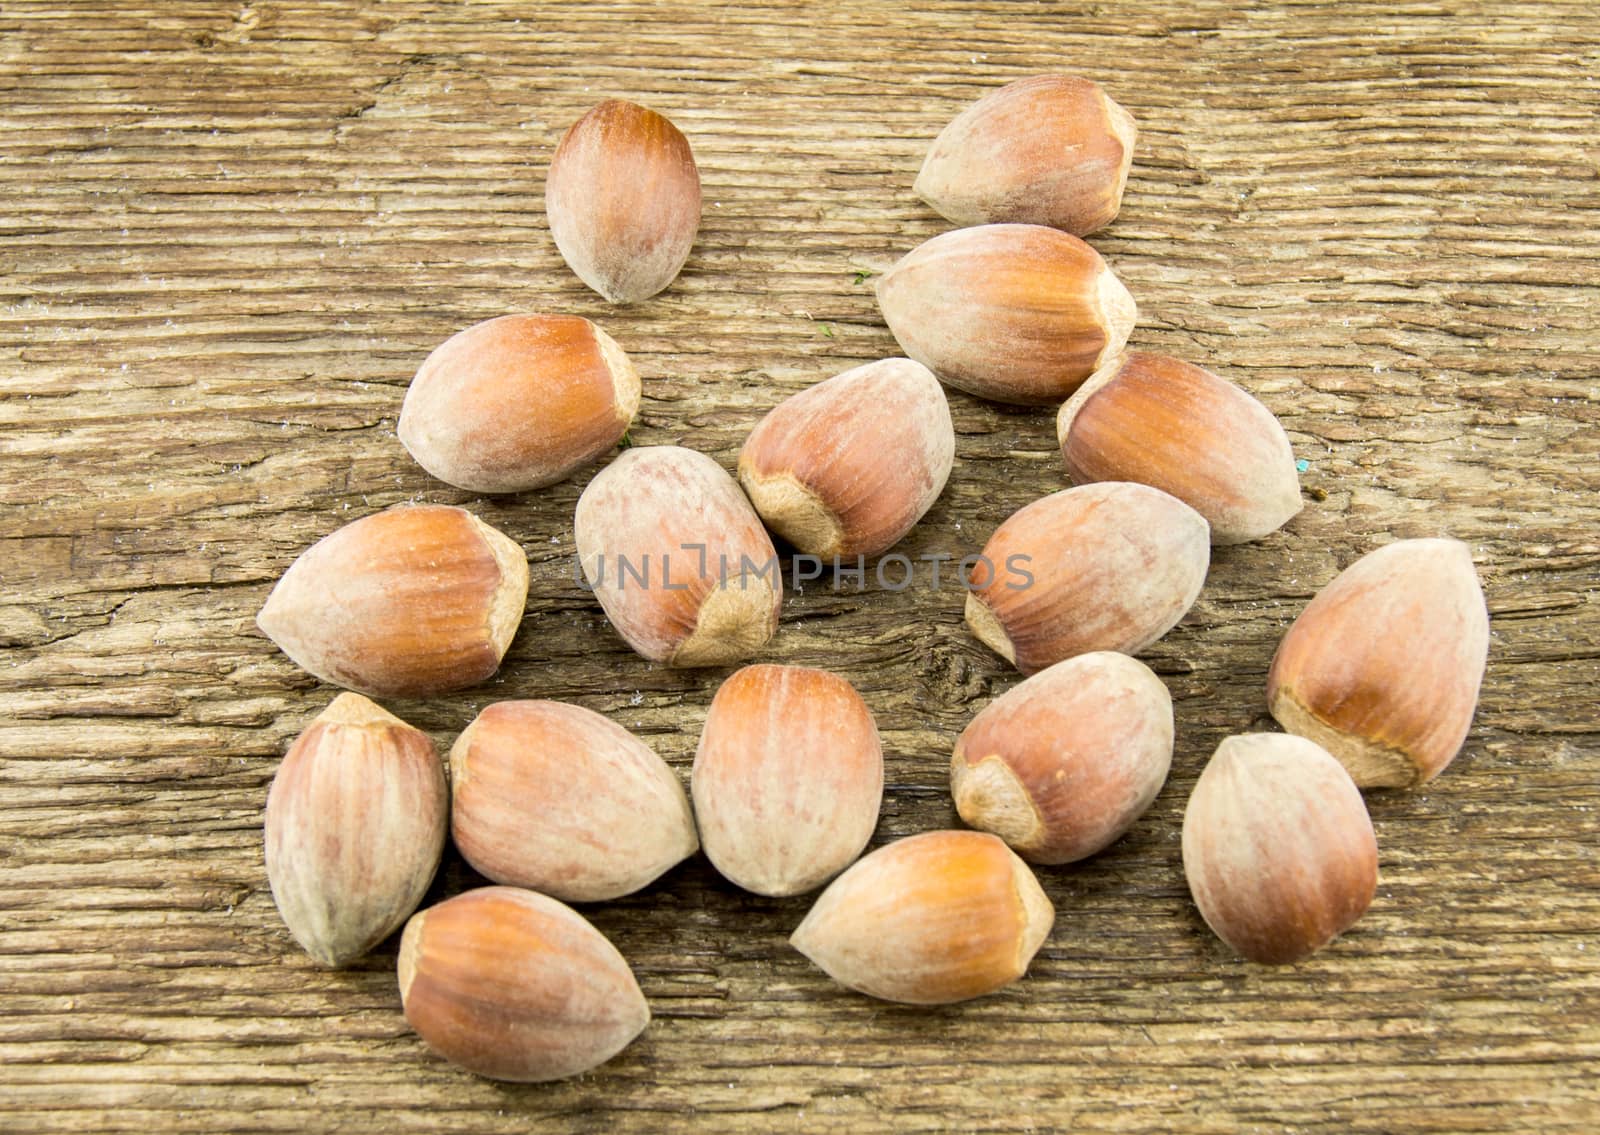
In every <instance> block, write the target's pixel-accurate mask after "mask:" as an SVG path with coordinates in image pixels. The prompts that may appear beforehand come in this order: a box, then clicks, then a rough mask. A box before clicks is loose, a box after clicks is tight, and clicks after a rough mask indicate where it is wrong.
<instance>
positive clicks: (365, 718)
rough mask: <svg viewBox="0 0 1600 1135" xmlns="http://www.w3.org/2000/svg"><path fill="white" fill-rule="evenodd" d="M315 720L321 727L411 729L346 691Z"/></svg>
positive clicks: (360, 696)
mask: <svg viewBox="0 0 1600 1135" xmlns="http://www.w3.org/2000/svg"><path fill="white" fill-rule="evenodd" d="M315 720H316V721H317V723H318V724H321V725H388V726H394V725H398V726H401V727H402V728H405V729H410V728H411V726H409V725H407V724H406V723H405V722H404V721H401V720H400V719H399V718H398V717H396V716H395V715H394V714H392V713H390V712H389V711H388V710H386V709H384V708H383V707H382V706H381V705H379V704H378V703H377V702H375V701H373V700H371V699H370V698H367V697H365V696H363V695H361V694H356V693H350V692H348V691H347V692H345V693H342V694H340V695H339V696H338V697H336V698H334V699H333V701H331V702H330V703H328V708H327V709H325V710H323V711H322V712H321V713H319V714H317V716H316V719H315Z"/></svg>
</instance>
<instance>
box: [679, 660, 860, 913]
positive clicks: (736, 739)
mask: <svg viewBox="0 0 1600 1135" xmlns="http://www.w3.org/2000/svg"><path fill="white" fill-rule="evenodd" d="M692 791H693V793H694V810H695V815H696V816H697V817H698V818H699V821H700V838H701V840H702V841H703V843H704V845H705V851H706V857H707V858H709V859H710V860H711V862H712V864H713V865H714V866H715V867H716V869H717V870H718V871H720V872H722V874H723V875H724V876H725V877H726V878H728V879H729V880H731V881H732V882H734V883H737V884H738V885H739V886H741V887H743V888H745V889H746V890H748V891H754V892H755V893H757V894H761V895H798V894H803V893H805V892H806V891H809V890H812V889H813V888H815V887H819V886H821V885H822V884H823V883H824V882H826V881H827V880H828V879H830V878H832V877H833V876H834V875H836V874H838V873H839V872H840V871H842V870H844V869H845V868H846V867H848V866H849V865H850V864H851V863H852V862H854V861H855V858H856V856H858V855H860V854H861V849H862V848H864V847H865V846H866V845H867V841H868V840H869V839H871V838H872V830H873V828H874V827H876V826H877V823H878V805H879V804H880V802H881V801H882V799H883V750H882V748H881V747H880V746H879V742H878V729H877V726H876V724H875V723H874V722H873V720H872V711H871V710H869V709H868V708H867V703H866V702H864V701H862V700H861V695H860V694H858V693H856V691H855V689H854V687H852V686H851V685H850V683H849V682H847V681H845V680H844V679H843V678H841V677H839V676H838V675H836V674H830V673H828V672H827V671H826V670H813V669H810V668H808V667H804V666H746V667H745V668H744V669H743V670H740V671H738V672H737V673H735V674H734V675H733V676H732V677H730V678H729V679H728V680H727V681H725V682H723V683H722V686H721V688H719V689H718V690H717V695H716V697H715V698H713V699H712V701H711V709H710V712H708V713H707V715H706V723H705V730H704V732H702V733H701V735H700V748H699V751H698V752H697V753H696V754H695V758H694V774H693V779H692Z"/></svg>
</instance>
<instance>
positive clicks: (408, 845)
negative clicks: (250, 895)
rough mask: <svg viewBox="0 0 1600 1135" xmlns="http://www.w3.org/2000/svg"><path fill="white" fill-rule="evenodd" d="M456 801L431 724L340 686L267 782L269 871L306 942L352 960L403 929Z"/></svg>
mask: <svg viewBox="0 0 1600 1135" xmlns="http://www.w3.org/2000/svg"><path fill="white" fill-rule="evenodd" d="M448 811H449V789H448V788H447V787H446V786H445V780H444V768H443V766H442V765H441V764H440V763H439V753H438V750H436V749H435V748H434V747H433V742H432V741H430V740H429V739H428V736H427V734H425V733H423V732H422V731H421V730H419V729H413V728H412V727H411V726H409V725H407V724H406V723H405V722H403V721H401V720H400V719H399V718H398V717H395V716H394V715H393V714H390V713H386V712H385V711H384V710H383V709H381V708H380V707H378V706H376V705H374V704H373V703H372V702H370V701H368V700H367V699H366V698H364V697H362V696H361V695H360V694H340V695H339V696H338V697H337V698H335V699H334V700H333V704H332V705H330V706H328V708H327V709H325V710H323V711H322V713H321V714H319V715H318V716H317V717H316V718H315V720H313V721H312V722H311V724H310V725H308V726H307V727H306V729H305V731H304V732H303V733H301V734H300V736H299V737H297V738H295V741H294V744H292V745H290V746H289V751H288V753H287V754H285V756H284V758H283V763H282V764H280V765H279V766H278V772H277V775H275V776H274V777H273V778H272V788H271V790H270V791H269V792H268V793H267V815H266V858H267V882H268V883H269V884H270V885H271V887H272V901H273V902H275V903H277V904H278V913H279V914H281V915H282V916H283V921H284V924H285V925H287V926H288V927H289V932H290V933H291V934H293V935H294V937H295V941H297V942H299V943H300V945H301V946H302V947H304V949H305V951H306V953H308V954H310V955H311V956H312V957H313V958H315V959H316V960H317V961H319V962H321V963H322V964H323V965H325V966H344V965H348V964H349V963H350V962H353V961H355V960H356V959H357V958H359V957H360V956H361V955H362V954H365V953H366V952H367V951H368V950H370V949H372V947H374V946H376V945H377V944H378V943H379V942H381V941H383V940H384V939H385V938H387V937H388V936H389V935H390V934H392V933H393V932H394V931H395V930H397V929H399V927H400V924H401V923H402V922H404V921H405V920H406V918H407V917H408V916H409V915H410V914H411V912H412V911H414V910H416V909H417V904H418V903H419V902H421V901H422V896H423V895H424V894H425V893H426V892H427V889H428V884H429V883H431V882H432V881H433V876H434V872H435V871H437V870H438V867H439V858H440V856H441V855H442V854H443V853H444V837H445V827H446V820H447V816H448Z"/></svg>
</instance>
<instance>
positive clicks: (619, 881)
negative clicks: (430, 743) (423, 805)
mask: <svg viewBox="0 0 1600 1135" xmlns="http://www.w3.org/2000/svg"><path fill="white" fill-rule="evenodd" d="M450 780H451V786H452V788H453V789H454V797H453V800H452V805H451V823H450V830H451V835H452V836H453V837H454V838H455V843H456V846H457V847H458V848H460V849H461V854H462V855H463V856H465V857H466V860H467V862H468V863H470V864H472V866H473V867H474V868H476V869H477V871H478V872H479V873H480V874H482V875H485V876H487V877H488V878H490V879H492V880H494V881H495V882H497V883H510V884H512V885H515V886H518V887H528V888H529V889H531V890H536V891H542V892H544V893H545V894H547V895H550V896H552V897H554V898H558V899H563V900H565V901H567V902H598V901H600V900H603V899H614V898H618V897H620V896H622V895H626V894H631V893H632V892H634V891H637V890H639V889H640V888H641V887H644V886H646V885H648V884H649V883H651V882H652V881H654V880H655V879H656V878H657V877H658V876H659V875H661V874H662V873H663V872H664V871H666V870H667V869H668V868H670V867H672V866H674V865H675V864H677V863H678V862H680V861H681V860H683V859H685V858H687V857H688V856H690V855H693V854H694V851H695V848H696V847H697V846H698V841H697V840H696V839H695V830H694V817H693V816H692V815H691V814H690V811H689V799H688V797H687V796H686V795H684V791H683V786H682V785H681V784H679V783H678V778H677V775H676V774H674V773H673V771H672V769H671V768H669V767H668V766H667V763H666V762H665V761H663V760H662V759H661V758H660V757H658V756H656V754H655V753H654V752H653V751H652V750H651V749H650V748H649V747H648V746H647V745H645V743H644V742H643V741H641V740H639V739H638V738H637V737H635V736H634V735H633V734H632V733H629V732H628V731H627V730H626V729H624V728H623V727H622V726H620V725H617V724H615V723H614V722H612V721H609V720H607V719H606V718H604V717H602V716H601V715H600V714H598V713H595V712H594V711H593V710H589V709H584V708H583V707H582V706H576V705H565V704H563V703H561V702H554V701H502V702H495V703H494V704H493V705H490V706H487V707H486V708H485V709H484V710H483V712H482V713H480V714H478V716H477V717H476V718H475V719H474V720H473V722H472V724H471V725H469V726H467V728H466V730H465V732H463V733H462V734H461V736H460V737H459V738H458V739H457V740H456V743H455V747H454V748H452V749H451V750H450Z"/></svg>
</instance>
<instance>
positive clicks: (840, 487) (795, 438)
mask: <svg viewBox="0 0 1600 1135" xmlns="http://www.w3.org/2000/svg"><path fill="white" fill-rule="evenodd" d="M955 447H956V435H955V429H954V428H953V427H952V425H951V423H950V405H949V403H948V402H947V401H946V400H945V396H944V391H943V389H941V388H940V386H939V381H938V379H936V378H934V377H933V372H932V371H930V370H928V368H927V367H925V366H923V365H922V364H921V363H914V362H912V361H911V360H910V359H882V360H880V361H878V362H875V363H868V364H867V365H866V366H860V367H856V368H855V369H854V370H847V371H845V372H844V373H843V374H839V375H835V376H834V377H832V378H830V379H827V380H826V381H824V382H819V383H818V384H817V385H815V386H813V387H811V388H810V389H808V390H804V391H801V392H800V393H799V394H796V395H794V396H793V397H792V398H789V399H787V400H785V401H783V402H781V403H779V404H778V405H777V406H776V407H774V408H773V409H772V410H771V411H770V412H769V413H768V414H767V416H766V417H764V418H762V419H761V422H760V423H759V424H758V425H757V426H756V428H755V430H754V431H752V433H751V434H750V438H749V440H748V441H746V442H745V445H744V451H743V452H742V453H741V454H740V455H739V483H740V484H741V485H743V486H744V489H745V492H746V493H748V494H749V495H750V500H751V502H752V503H754V504H755V506H756V511H757V512H758V513H760V514H761V519H763V520H765V521H766V522H767V525H768V526H769V527H770V528H771V529H772V530H773V531H774V532H776V533H778V535H780V536H782V537H783V538H784V539H785V540H788V541H789V543H791V544H793V545H794V546H795V547H796V548H798V549H799V550H800V551H802V552H807V553H809V554H811V555H814V556H820V557H822V558H824V559H831V558H833V557H854V556H875V555H877V554H879V553H880V552H885V551H888V550H889V548H890V547H891V546H892V545H893V544H894V543H895V542H896V541H898V540H899V539H900V538H901V537H902V536H904V535H905V534H906V533H907V532H909V531H911V528H912V526H913V525H915V524H916V522H917V521H918V520H920V519H922V514H923V513H925V512H927V511H928V509H929V508H931V507H932V506H933V502H934V501H936V500H937V499H938V498H939V494H940V493H941V492H942V491H943V490H944V485H945V481H947V480H948V479H949V477H950V466H951V463H952V462H953V461H954V460H955V451H956V450H955Z"/></svg>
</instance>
